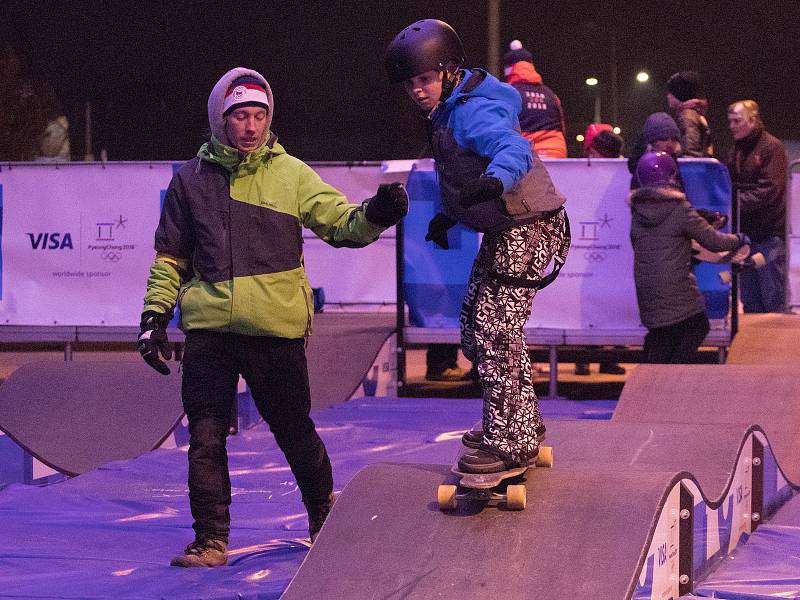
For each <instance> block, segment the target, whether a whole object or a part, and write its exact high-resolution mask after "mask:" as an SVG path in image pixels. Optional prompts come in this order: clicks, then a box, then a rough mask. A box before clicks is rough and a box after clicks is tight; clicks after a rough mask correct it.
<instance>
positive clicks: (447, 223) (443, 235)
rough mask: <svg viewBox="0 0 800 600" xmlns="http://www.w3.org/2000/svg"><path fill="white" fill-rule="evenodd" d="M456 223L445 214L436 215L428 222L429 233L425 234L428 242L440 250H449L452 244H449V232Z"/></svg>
mask: <svg viewBox="0 0 800 600" xmlns="http://www.w3.org/2000/svg"><path fill="white" fill-rule="evenodd" d="M455 224H456V222H455V221H453V219H451V218H450V217H448V216H447V215H445V214H444V213H436V214H435V215H434V217H433V218H432V219H431V220H430V221H429V222H428V233H427V234H425V241H426V242H433V243H434V244H436V245H437V246H439V247H440V248H443V249H445V250H448V249H449V248H450V244H448V243H447V232H448V231H449V230H450V228H451V227H453V225H455Z"/></svg>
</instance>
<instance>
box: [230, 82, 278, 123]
mask: <svg viewBox="0 0 800 600" xmlns="http://www.w3.org/2000/svg"><path fill="white" fill-rule="evenodd" d="M244 106H260V107H262V108H266V109H267V110H269V99H268V98H267V89H266V88H265V87H264V84H263V83H262V82H261V81H260V80H259V79H258V78H256V77H251V76H244V77H239V78H237V79H235V80H234V81H233V83H231V85H230V86H229V87H228V91H227V92H225V101H224V103H223V105H222V116H223V117H225V116H227V115H229V114H230V113H231V112H232V111H233V110H234V109H236V108H242V107H244Z"/></svg>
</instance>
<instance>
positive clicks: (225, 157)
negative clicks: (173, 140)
mask: <svg viewBox="0 0 800 600" xmlns="http://www.w3.org/2000/svg"><path fill="white" fill-rule="evenodd" d="M278 154H286V150H284V149H283V146H281V145H280V144H279V143H278V138H277V137H276V136H275V134H274V133H270V134H269V136H268V137H267V140H266V141H265V142H264V143H263V144H261V146H259V147H258V148H256V149H255V150H253V151H252V152H240V151H239V150H237V149H236V148H232V147H231V146H228V145H226V144H223V143H222V142H221V141H219V140H218V139H217V138H216V136H213V135H212V136H211V140H210V141H208V142H206V143H205V144H203V145H202V146H200V150H198V151H197V156H198V157H199V158H200V159H201V160H205V161H207V162H210V163H214V164H217V165H219V166H221V167H222V168H224V169H225V170H226V171H235V170H236V169H239V170H243V171H248V170H249V168H250V167H252V168H253V169H255V168H256V167H257V166H258V165H260V164H262V163H265V162H267V161H268V160H269V159H270V158H272V157H273V156H277V155H278Z"/></svg>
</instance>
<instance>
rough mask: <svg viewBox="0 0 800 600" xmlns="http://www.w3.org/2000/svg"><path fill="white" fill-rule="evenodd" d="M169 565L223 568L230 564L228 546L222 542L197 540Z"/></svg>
mask: <svg viewBox="0 0 800 600" xmlns="http://www.w3.org/2000/svg"><path fill="white" fill-rule="evenodd" d="M169 564H170V565H172V566H173V567H223V566H225V565H226V564H228V544H226V543H225V542H223V541H222V540H213V539H208V540H204V539H196V540H195V541H193V542H192V543H191V544H189V545H188V546H186V549H185V550H184V551H183V554H181V555H180V556H176V557H175V558H173V559H172V560H171V561H170V562H169Z"/></svg>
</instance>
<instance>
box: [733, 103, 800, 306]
mask: <svg viewBox="0 0 800 600" xmlns="http://www.w3.org/2000/svg"><path fill="white" fill-rule="evenodd" d="M728 125H729V127H730V130H731V133H732V134H733V141H734V147H733V150H732V151H731V154H730V156H729V158H728V169H729V170H730V172H731V180H732V181H733V188H734V193H736V194H737V196H738V201H739V212H740V214H741V220H740V224H739V228H740V229H741V231H742V232H744V233H746V234H747V235H748V236H750V238H751V239H752V240H753V244H754V245H753V252H754V253H760V254H762V255H763V256H764V259H765V261H766V264H765V265H764V266H763V267H761V268H758V269H744V270H743V271H742V274H741V279H740V281H741V289H742V303H743V304H744V312H747V313H752V312H756V313H763V312H783V310H784V309H785V303H786V179H787V173H788V170H789V164H788V163H789V161H788V159H787V157H786V148H785V146H784V145H783V144H782V143H781V141H780V140H779V139H777V138H776V137H775V136H773V135H770V134H769V133H768V132H767V131H766V130H765V129H764V124H763V123H762V122H761V114H760V111H759V108H758V104H757V103H756V102H755V101H754V100H740V101H738V102H734V103H733V104H731V105H730V106H729V107H728Z"/></svg>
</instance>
